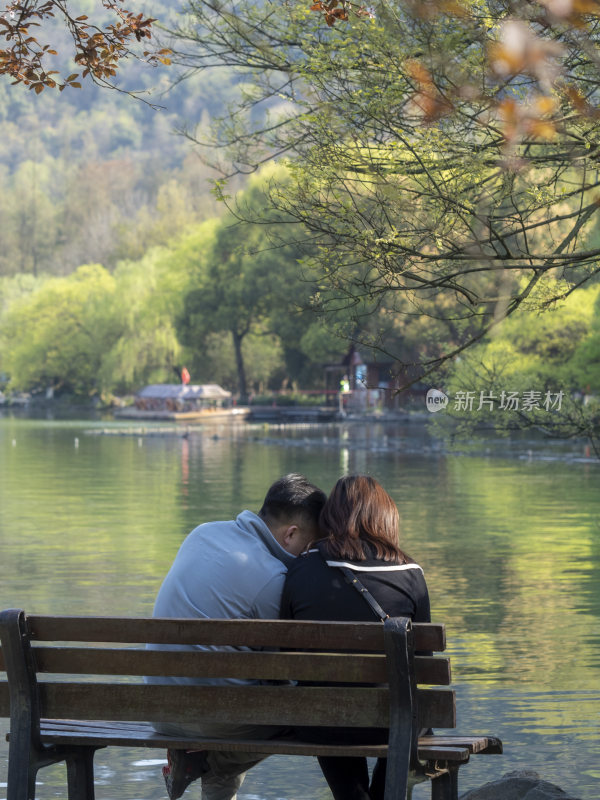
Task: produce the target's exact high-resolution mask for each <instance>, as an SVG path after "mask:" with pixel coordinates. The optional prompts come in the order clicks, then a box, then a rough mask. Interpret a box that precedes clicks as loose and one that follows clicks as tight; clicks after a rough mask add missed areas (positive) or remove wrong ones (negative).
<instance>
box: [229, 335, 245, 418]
mask: <svg viewBox="0 0 600 800" xmlns="http://www.w3.org/2000/svg"><path fill="white" fill-rule="evenodd" d="M231 335H232V336H233V349H234V351H235V364H236V367H237V374H238V389H239V392H240V403H241V404H242V405H245V404H246V403H247V402H248V386H247V384H246V368H245V366H244V356H243V354H242V341H243V339H244V334H243V333H238V332H237V331H231Z"/></svg>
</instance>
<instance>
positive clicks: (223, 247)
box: [178, 173, 311, 402]
mask: <svg viewBox="0 0 600 800" xmlns="http://www.w3.org/2000/svg"><path fill="white" fill-rule="evenodd" d="M268 185H269V177H268V175H265V174H264V173H263V174H262V175H260V176H259V177H257V178H254V179H252V180H250V182H249V184H248V187H247V188H246V189H245V190H244V192H243V193H242V195H241V197H240V198H239V204H241V205H243V206H245V207H248V208H252V209H253V210H254V211H258V209H259V208H263V209H264V208H265V204H266V202H267V197H266V191H267V190H268ZM275 227H276V228H277V230H276V232H275V230H274V228H275ZM301 256H302V250H301V249H300V247H299V245H298V243H297V242H296V240H295V237H290V240H287V241H286V240H285V231H284V230H283V226H282V225H281V224H279V225H277V226H274V227H273V229H270V227H269V225H268V223H267V224H262V225H252V224H248V223H245V222H240V221H239V220H238V219H236V218H235V217H234V216H233V214H230V215H228V216H226V217H224V218H223V219H222V220H221V221H220V223H219V225H218V227H217V230H216V234H215V239H214V242H213V243H212V244H211V246H210V247H209V249H208V250H207V251H206V253H205V262H206V266H205V268H204V270H202V271H199V273H198V285H197V286H196V287H195V288H194V289H192V290H191V291H190V292H189V293H188V294H187V296H186V297H185V302H184V310H183V314H182V316H181V318H180V320H179V324H178V331H179V336H180V339H181V341H182V342H183V343H184V344H185V345H186V346H187V347H191V348H193V349H195V350H201V349H202V347H203V342H204V341H205V339H206V337H208V336H209V335H211V334H215V333H219V332H227V334H228V335H229V336H230V337H231V343H232V346H233V352H234V358H235V364H236V372H237V384H238V386H237V388H238V391H239V394H240V398H241V400H242V402H245V401H246V400H247V398H248V393H249V385H248V377H247V369H246V358H245V354H244V342H245V341H246V340H247V338H248V337H250V336H270V335H273V334H276V333H277V327H278V326H277V321H279V327H281V317H282V315H284V316H285V315H291V314H298V313H299V312H300V311H301V309H302V304H303V301H304V302H306V303H307V302H308V299H309V296H310V292H311V286H310V284H309V283H308V282H303V280H302V277H301V268H300V265H299V263H298V261H299V259H300V258H301Z"/></svg>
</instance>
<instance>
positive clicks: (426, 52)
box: [178, 0, 600, 379]
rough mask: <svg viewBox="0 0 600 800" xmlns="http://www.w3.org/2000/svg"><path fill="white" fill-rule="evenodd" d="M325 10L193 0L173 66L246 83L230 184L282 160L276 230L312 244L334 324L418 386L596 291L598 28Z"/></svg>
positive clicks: (522, 18)
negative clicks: (237, 175) (409, 339)
mask: <svg viewBox="0 0 600 800" xmlns="http://www.w3.org/2000/svg"><path fill="white" fill-rule="evenodd" d="M312 8H313V9H314V10H318V11H320V12H321V13H322V14H324V15H325V19H323V17H322V16H321V14H314V13H311V11H310V10H309V6H308V4H307V3H305V2H303V0H294V2H290V3H286V4H283V5H280V6H275V7H273V6H271V5H267V6H265V5H264V4H263V3H260V2H256V0H241V1H240V2H235V3H233V2H228V1H226V2H223V3H218V4H214V3H212V2H210V0H198V2H193V3H190V5H189V11H190V13H191V15H192V17H193V18H192V20H190V22H189V25H187V26H182V28H181V29H180V31H179V35H180V39H181V53H180V54H179V56H178V57H179V59H180V60H181V61H182V63H185V64H186V66H188V67H190V68H192V69H193V70H203V69H206V70H207V71H208V69H209V67H210V68H211V69H212V68H213V67H214V65H215V63H216V64H218V65H220V66H222V67H223V68H224V69H227V70H229V69H232V68H233V69H236V70H237V71H238V74H239V76H240V82H239V84H238V86H239V89H240V92H239V102H238V103H237V104H236V105H235V106H233V107H231V109H230V110H229V113H228V114H227V115H226V116H224V117H223V119H222V120H221V122H220V124H219V125H218V126H217V127H216V129H215V141H218V143H219V145H220V151H219V152H220V153H221V152H222V149H223V146H227V147H228V155H229V157H230V160H231V163H232V165H233V170H234V171H235V169H236V168H237V169H238V170H239V171H241V172H244V171H246V172H248V171H250V170H252V169H255V168H256V167H257V165H259V164H261V163H264V161H265V160H266V159H268V158H271V157H273V156H274V155H281V156H283V157H284V158H285V159H286V163H287V165H288V168H289V173H290V178H289V180H288V181H286V182H285V183H284V184H283V185H282V186H281V187H280V188H279V189H276V190H275V191H273V192H271V196H270V201H271V202H270V208H269V212H268V213H269V214H270V215H271V218H272V215H273V209H274V208H275V209H277V210H278V211H279V213H280V215H281V219H282V220H285V219H287V220H290V219H293V220H295V221H297V222H298V223H300V224H302V225H303V226H304V228H305V230H306V231H308V236H309V237H310V238H311V240H312V244H313V248H314V249H313V252H312V258H311V262H312V264H313V265H314V267H315V269H316V270H317V273H318V282H319V297H318V307H319V309H320V311H322V312H323V313H324V314H331V315H332V316H333V317H334V319H336V320H337V319H339V317H340V314H345V316H346V318H347V319H348V320H350V321H351V322H352V323H353V324H352V325H350V326H349V327H350V330H351V331H352V333H351V335H352V336H353V337H355V338H357V339H358V340H359V341H360V342H361V343H364V344H367V345H368V346H370V347H375V348H377V349H379V350H380V351H383V353H384V354H385V355H386V356H387V358H388V359H394V360H396V361H397V362H398V369H399V370H400V369H401V368H403V367H410V365H411V364H412V363H413V360H416V361H417V363H418V364H420V367H421V369H420V375H421V377H423V376H425V375H427V374H428V373H429V372H430V371H432V370H434V369H436V368H437V367H439V365H440V363H443V362H444V361H445V360H449V359H450V358H452V357H454V356H456V355H458V354H459V353H461V352H463V350H464V349H465V348H466V347H467V346H471V345H474V344H476V343H477V342H478V341H480V339H481V337H482V336H484V335H485V334H486V332H488V331H490V330H492V329H493V327H494V326H495V325H496V324H497V323H498V322H499V321H500V320H502V319H503V318H504V317H506V316H510V315H511V314H514V313H518V312H520V310H521V309H522V308H525V307H526V306H527V304H530V303H531V299H532V297H533V296H534V295H537V297H538V307H539V308H543V307H544V304H545V303H546V302H547V301H548V300H552V299H554V300H560V299H561V298H562V296H563V295H564V294H565V292H569V291H570V290H571V289H574V288H577V287H578V286H580V285H585V283H586V282H587V281H588V280H589V279H590V278H591V277H592V276H594V275H596V274H597V272H598V256H599V252H600V251H599V250H598V246H597V242H595V241H594V240H593V238H592V237H593V234H594V232H595V230H596V228H597V225H598V222H597V220H598V204H597V202H596V199H597V198H596V195H597V190H598V186H600V182H599V181H600V178H599V176H598V172H597V170H596V164H595V160H594V159H595V156H594V152H595V148H596V146H597V143H598V141H599V134H600V121H599V119H598V115H597V114H596V113H595V111H594V110H593V109H592V108H591V106H590V105H589V102H588V100H586V98H587V97H588V96H589V86H590V85H596V84H597V82H598V64H597V62H596V60H595V59H594V58H593V56H592V55H591V53H592V52H594V51H595V49H596V46H597V38H598V28H597V26H595V25H588V24H587V22H586V20H585V19H583V18H582V14H583V12H582V10H581V9H578V10H573V13H572V15H571V16H570V17H569V18H568V19H566V18H564V15H563V16H561V13H562V12H560V13H559V12H558V11H556V9H554V10H553V11H552V12H549V11H548V8H549V4H547V3H545V4H544V3H543V4H537V5H536V4H534V5H531V4H521V5H516V6H515V5H514V4H506V3H494V2H485V1H484V0H468V1H467V2H465V3H463V4H460V5H458V4H456V6H455V4H447V3H437V2H435V1H434V2H431V3H426V4H425V3H419V2H405V1H404V0H391V1H390V2H386V3H377V4H375V6H374V7H373V9H371V11H372V15H370V17H371V18H368V17H365V16H362V15H361V14H359V13H357V7H354V6H352V5H351V4H342V5H341V6H339V5H338V4H336V3H334V2H332V3H330V2H328V1H327V2H326V1H325V0H323V2H322V3H321V2H320V3H316V4H314V5H313V6H312ZM352 8H354V12H352ZM461 9H462V12H461ZM565 13H566V12H565ZM328 15H329V16H328ZM332 15H333V16H332ZM553 15H554V16H553ZM557 15H558V16H557ZM515 17H516V18H515ZM336 20H337V21H336ZM334 22H335V24H333V25H332V23H334ZM329 25H332V27H328V26H329ZM571 26H575V28H573V27H571ZM577 26H579V27H577ZM511 37H512V39H511ZM521 45H523V47H522V48H521V50H520V49H519V47H521ZM511 48H513V49H511ZM517 51H518V52H519V53H521V56H515V60H516V61H518V64H516V65H514V64H513V65H512V66H511V64H510V63H509V64H508V67H506V69H505V71H504V72H503V73H502V74H501V72H500V70H501V65H502V64H505V63H507V62H506V59H509V61H510V54H511V53H513V54H514V53H515V52H517ZM534 54H535V56H534ZM534 62H535V63H534ZM499 64H500V66H498V65H499ZM194 74H196V73H194ZM558 75H560V78H559V79H557V76H558ZM220 191H222V192H223V191H225V190H224V188H223V187H222V186H221V187H220ZM540 289H541V290H542V291H540ZM548 290H552V291H553V294H552V296H550V295H549V294H548ZM380 313H383V314H384V315H385V316H386V317H389V316H391V315H395V316H404V315H406V316H407V317H409V318H412V317H414V315H419V314H429V315H431V316H432V317H433V319H434V323H433V324H432V328H438V329H440V328H441V329H442V330H443V332H444V335H443V336H442V337H439V336H438V337H437V341H436V340H435V339H434V337H428V338H429V339H430V340H431V341H430V342H429V343H428V346H427V347H424V348H423V347H421V346H420V345H418V344H417V343H416V341H415V343H414V344H413V343H411V345H410V347H409V348H406V347H405V344H406V339H405V338H404V337H400V336H396V335H394V336H393V337H392V339H391V340H389V339H388V331H390V330H392V329H393V328H394V327H395V323H391V324H390V323H389V322H388V320H387V319H386V320H385V321H384V322H383V323H381V326H378V321H380V319H379V315H380ZM369 316H371V317H373V319H374V320H375V319H376V318H378V321H373V322H370V321H368V320H367V318H368V317H369ZM439 320H443V321H444V322H446V323H447V325H445V328H444V325H438V324H437V323H438V321H439ZM412 322H413V320H412V319H409V320H408V322H407V324H406V327H409V328H413V327H414V326H413V325H412ZM407 349H408V350H409V351H412V354H413V355H411V354H407V353H406V350H407ZM414 355H416V356H417V359H414ZM413 372H414V370H413ZM418 377H419V374H418V373H417V374H413V375H412V376H411V379H416V378H418Z"/></svg>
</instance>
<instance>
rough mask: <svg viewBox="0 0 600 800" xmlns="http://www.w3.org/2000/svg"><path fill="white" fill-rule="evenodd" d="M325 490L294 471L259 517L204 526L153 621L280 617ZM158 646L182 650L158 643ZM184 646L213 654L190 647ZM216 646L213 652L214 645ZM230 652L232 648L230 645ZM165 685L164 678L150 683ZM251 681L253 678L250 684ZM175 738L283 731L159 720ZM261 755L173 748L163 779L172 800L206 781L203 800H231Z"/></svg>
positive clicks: (274, 489)
mask: <svg viewBox="0 0 600 800" xmlns="http://www.w3.org/2000/svg"><path fill="white" fill-rule="evenodd" d="M324 503H325V495H324V493H323V492H322V491H321V490H320V489H318V488H317V487H316V486H314V485H313V484H311V483H309V481H308V480H307V479H306V478H305V477H303V476H301V475H295V474H290V475H286V476H284V477H283V478H280V479H279V480H278V481H276V482H275V483H274V484H273V485H272V486H271V487H270V488H269V490H268V492H267V494H266V497H265V499H264V502H263V505H262V508H261V509H260V511H259V512H258V514H254V513H253V512H252V511H242V513H241V514H239V515H238V517H237V518H236V519H235V520H229V521H226V522H208V523H204V524H203V525H199V526H198V527H197V528H195V529H194V530H193V531H192V532H191V533H190V534H189V535H188V536H187V538H186V539H185V541H184V542H183V544H182V545H181V548H180V549H179V552H178V553H177V556H176V558H175V561H174V562H173V565H172V567H171V569H170V570H169V572H168V574H167V576H166V578H165V579H164V581H163V584H162V586H161V588H160V590H159V592H158V596H157V598H156V603H155V606H154V614H153V615H154V616H155V617H173V618H186V617H199V618H210V619H277V618H278V617H279V607H280V602H281V593H282V590H283V584H284V580H285V575H286V572H287V568H288V566H290V565H291V564H292V563H293V562H294V559H295V557H296V556H298V555H299V554H300V553H301V552H302V551H303V550H304V549H305V548H306V546H307V545H308V544H309V542H311V541H312V540H314V539H315V538H317V536H318V519H319V514H320V512H321V509H322V507H323V505H324ZM152 648H153V649H176V648H175V646H173V645H152ZM179 649H209V648H207V647H203V646H200V645H198V646H190V647H189V648H181V647H180V648H179ZM210 649H213V648H210ZM224 649H231V648H224ZM168 680H169V682H176V683H194V684H198V683H203V684H209V685H221V684H224V683H239V682H240V681H239V680H235V679H227V678H215V679H212V678H211V679H194V678H170V679H168ZM146 681H147V682H148V683H165V682H166V679H164V678H152V677H148V678H146ZM248 682H249V683H252V682H253V681H248ZM153 726H154V728H155V729H156V730H157V731H158V732H159V733H164V734H168V735H174V736H201V737H216V738H224V739H226V738H229V737H232V738H248V739H266V738H271V737H275V736H281V735H282V733H283V730H282V729H281V728H279V727H274V726H273V727H269V726H265V725H262V726H259V725H256V726H249V725H248V726H244V727H240V726H231V725H226V724H220V725H215V724H203V722H202V720H198V722H197V723H194V724H168V723H158V722H157V723H153ZM261 760H262V758H261V757H260V756H257V754H256V753H240V752H231V753H227V752H218V751H207V752H204V751H203V752H198V753H189V754H186V753H185V752H184V751H182V750H169V751H168V761H169V765H168V766H167V767H165V768H164V769H163V775H164V778H165V783H166V786H167V792H168V794H169V798H170V800H177V798H179V797H181V795H182V794H183V792H184V791H185V789H186V788H187V786H189V784H190V783H191V782H192V781H194V780H196V779H197V778H201V779H202V800H233V798H235V796H236V793H237V791H238V789H239V788H240V786H241V785H242V782H243V780H244V776H245V773H246V772H247V770H248V769H250V767H252V766H254V765H255V764H257V763H258V762H259V761H261Z"/></svg>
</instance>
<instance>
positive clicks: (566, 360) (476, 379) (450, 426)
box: [435, 284, 600, 455]
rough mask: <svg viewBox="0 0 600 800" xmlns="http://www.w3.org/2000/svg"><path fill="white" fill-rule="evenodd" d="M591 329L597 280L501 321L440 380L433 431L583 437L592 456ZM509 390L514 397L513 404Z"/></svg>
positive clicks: (599, 304) (596, 433) (594, 363)
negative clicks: (468, 402)
mask: <svg viewBox="0 0 600 800" xmlns="http://www.w3.org/2000/svg"><path fill="white" fill-rule="evenodd" d="M599 332H600V284H597V285H594V286H589V287H588V288H585V289H580V290H579V291H578V292H577V293H574V294H571V295H569V297H567V298H566V300H564V301H563V302H562V303H560V304H556V305H555V306H553V307H552V309H549V310H547V311H545V312H544V313H540V312H539V311H533V310H532V311H528V312H522V313H521V314H520V315H519V317H518V318H515V317H512V318H509V319H506V320H504V322H503V323H502V324H501V325H500V326H499V327H498V328H497V329H496V330H495V332H494V336H493V337H489V338H488V339H487V340H486V341H485V342H484V343H482V344H480V345H477V346H475V347H473V348H471V349H470V350H469V352H468V353H467V354H466V355H464V356H463V357H462V358H461V359H459V360H458V361H457V363H456V364H455V365H454V366H453V368H452V369H451V370H450V372H449V374H448V375H446V376H445V379H442V380H441V385H442V386H443V387H444V391H446V393H447V394H448V395H449V397H450V400H451V402H450V404H449V406H448V408H447V410H446V412H444V413H440V414H436V417H435V426H436V428H437V430H438V431H439V432H441V433H442V434H443V435H445V436H448V437H452V438H453V439H454V440H459V439H460V440H462V439H464V438H465V437H467V436H468V437H470V436H472V435H473V434H474V433H475V432H476V430H477V429H478V428H480V429H485V430H489V429H493V430H494V431H496V432H497V433H500V434H506V433H508V432H509V431H511V430H526V429H529V428H535V429H537V430H540V431H542V432H544V433H546V434H548V435H555V436H561V437H565V438H566V437H573V436H581V435H584V436H587V437H588V438H589V439H590V441H591V442H592V443H593V444H594V446H595V447H596V448H597V452H598V454H599V455H600V397H599V396H598V392H599V391H600V379H599V370H598V366H599V365H600V346H599V344H600V335H599ZM467 392H471V397H473V402H472V406H471V407H470V408H468V407H465V403H464V402H459V401H458V399H457V398H459V397H462V398H465V397H466V393H467ZM532 392H536V393H537V395H535V400H536V403H535V404H534V405H533V406H531V407H529V408H528V407H527V405H528V404H527V403H525V404H524V400H525V398H526V397H527V396H529V397H533V396H532V395H531V394H530V393H532ZM503 393H504V398H505V402H504V403H503V402H502V398H503ZM509 393H513V394H514V395H516V396H517V398H518V400H517V402H516V403H515V402H514V401H513V402H510V401H509V399H508V395H509ZM482 395H483V397H484V398H491V397H493V398H495V399H494V402H493V407H492V404H491V403H488V402H487V401H486V400H485V399H484V400H483V402H481V397H482ZM559 395H560V399H559ZM503 404H504V405H505V406H507V407H505V408H502V405H503Z"/></svg>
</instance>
